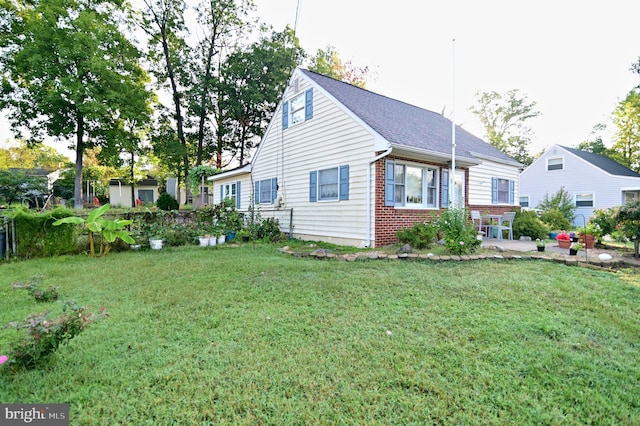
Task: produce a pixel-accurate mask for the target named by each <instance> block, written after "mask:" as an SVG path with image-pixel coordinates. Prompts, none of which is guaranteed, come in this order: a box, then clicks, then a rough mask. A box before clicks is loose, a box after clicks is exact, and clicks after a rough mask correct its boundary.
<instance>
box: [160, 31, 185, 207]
mask: <svg viewBox="0 0 640 426" xmlns="http://www.w3.org/2000/svg"><path fill="white" fill-rule="evenodd" d="M161 34H162V50H163V52H164V59H165V61H166V63H167V75H168V76H169V81H170V82H171V91H172V94H173V105H174V107H175V119H176V127H177V131H178V140H179V141H180V143H181V144H182V145H183V146H184V147H185V150H184V156H183V157H182V162H183V166H184V180H185V182H186V180H187V176H188V174H189V155H188V154H187V149H186V148H187V141H186V139H185V137H184V129H183V123H182V110H181V107H180V92H179V91H178V84H177V83H176V76H175V72H174V70H173V65H172V63H171V54H170V52H169V41H168V37H167V31H166V28H164V26H161ZM179 202H180V197H179V195H178V203H179Z"/></svg>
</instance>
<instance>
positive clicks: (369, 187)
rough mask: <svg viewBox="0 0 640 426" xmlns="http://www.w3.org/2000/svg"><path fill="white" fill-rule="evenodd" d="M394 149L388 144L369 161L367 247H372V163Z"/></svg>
mask: <svg viewBox="0 0 640 426" xmlns="http://www.w3.org/2000/svg"><path fill="white" fill-rule="evenodd" d="M391 151H393V147H392V146H391V144H389V145H388V147H387V150H386V151H384V152H383V153H382V154H379V155H377V156H376V157H374V158H373V159H372V160H370V161H369V162H368V163H367V241H366V247H371V218H372V211H373V209H372V207H371V185H372V183H371V165H372V164H373V163H375V162H376V161H378V160H380V159H381V158H384V157H386V156H387V155H389V154H391Z"/></svg>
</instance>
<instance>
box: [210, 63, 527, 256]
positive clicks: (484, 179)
mask: <svg viewBox="0 0 640 426" xmlns="http://www.w3.org/2000/svg"><path fill="white" fill-rule="evenodd" d="M455 129H456V135H455V136H456V137H455V140H456V149H455V165H456V173H455V182H454V189H453V191H455V198H454V199H455V200H456V202H457V203H460V204H461V205H464V206H466V207H468V208H469V209H472V210H481V211H482V212H483V213H485V212H491V213H496V214H499V213H502V212H504V211H512V210H514V209H515V208H517V201H518V195H517V194H518V184H519V183H518V176H519V172H520V167H521V164H520V163H518V162H517V161H515V160H513V159H512V158H510V157H509V156H507V155H505V154H504V153H502V152H501V151H499V150H497V149H496V148H494V147H492V146H491V145H489V144H488V143H486V142H484V141H483V140H481V139H479V138H477V137H476V136H473V135H472V134H470V133H469V132H467V131H466V130H464V129H462V128H461V127H459V126H456V127H455ZM451 163H452V123H451V121H449V120H448V119H446V118H445V117H443V116H442V115H440V114H437V113H434V112H431V111H428V110H425V109H422V108H418V107H415V106H413V105H409V104H406V103H404V102H401V101H397V100H395V99H391V98H388V97H386V96H382V95H379V94H376V93H373V92H370V91H367V90H365V89H361V88H359V87H356V86H352V85H350V84H347V83H343V82H340V81H338V80H334V79H332V78H329V77H326V76H323V75H320V74H317V73H314V72H311V71H308V70H303V69H300V68H298V69H296V70H295V71H294V73H293V75H292V77H291V79H290V81H289V85H288V87H287V89H286V90H285V92H284V94H283V98H282V102H281V103H280V104H279V105H278V107H277V109H276V111H275V115H274V117H273V119H272V120H271V122H270V124H269V126H268V128H267V130H266V132H265V135H264V137H263V139H262V141H261V143H260V146H259V148H258V150H257V152H256V154H255V156H254V158H253V160H252V162H251V164H250V165H247V166H244V167H242V168H240V169H234V170H230V171H228V172H224V173H221V174H218V175H216V176H213V177H211V178H210V179H211V180H212V181H213V184H214V189H213V192H214V197H216V198H214V202H215V203H218V202H219V201H220V198H218V197H223V198H224V197H239V198H240V206H241V210H246V209H248V208H249V207H250V205H253V207H255V211H256V212H259V213H260V215H261V216H262V217H277V218H278V219H279V222H280V227H281V229H282V230H283V231H285V232H291V234H292V235H293V236H294V237H296V238H300V239H312V240H323V241H329V242H333V243H336V244H347V245H355V246H369V247H379V246H382V245H387V244H391V243H394V242H396V241H397V240H396V232H397V231H398V230H400V229H403V228H407V227H410V226H412V225H414V224H415V223H416V222H423V221H428V220H431V218H432V217H433V216H435V215H438V214H440V213H441V212H442V210H443V209H446V208H448V207H449V200H450V193H451V189H450V186H451V185H450V179H449V173H450V167H451ZM234 185H235V186H234ZM234 188H235V190H234ZM234 191H235V195H234Z"/></svg>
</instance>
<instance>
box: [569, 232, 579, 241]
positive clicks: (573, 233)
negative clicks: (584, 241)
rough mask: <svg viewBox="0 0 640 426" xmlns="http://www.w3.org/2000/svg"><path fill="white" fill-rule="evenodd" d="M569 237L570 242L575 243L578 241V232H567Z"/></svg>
mask: <svg viewBox="0 0 640 426" xmlns="http://www.w3.org/2000/svg"><path fill="white" fill-rule="evenodd" d="M569 237H571V242H572V243H577V242H578V234H577V233H575V232H573V231H571V232H569Z"/></svg>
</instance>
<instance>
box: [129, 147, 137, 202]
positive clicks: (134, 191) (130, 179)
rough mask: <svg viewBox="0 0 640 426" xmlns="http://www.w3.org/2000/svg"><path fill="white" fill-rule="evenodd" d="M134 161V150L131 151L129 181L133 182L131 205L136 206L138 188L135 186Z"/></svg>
mask: <svg viewBox="0 0 640 426" xmlns="http://www.w3.org/2000/svg"><path fill="white" fill-rule="evenodd" d="M133 161H134V156H133V152H132V153H131V168H130V169H129V182H131V207H136V189H135V188H134V183H135V182H134V179H135V175H134V171H133V170H134V169H133V166H134V164H133Z"/></svg>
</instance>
